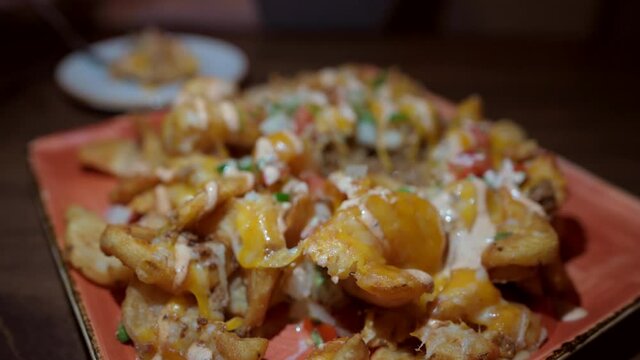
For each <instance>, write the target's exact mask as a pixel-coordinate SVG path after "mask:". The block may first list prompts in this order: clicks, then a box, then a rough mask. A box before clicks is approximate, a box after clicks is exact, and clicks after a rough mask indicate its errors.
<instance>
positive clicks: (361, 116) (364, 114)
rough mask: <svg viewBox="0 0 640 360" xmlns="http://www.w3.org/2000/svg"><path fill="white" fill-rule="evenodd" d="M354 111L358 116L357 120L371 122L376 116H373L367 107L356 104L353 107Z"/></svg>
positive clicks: (374, 120)
mask: <svg viewBox="0 0 640 360" xmlns="http://www.w3.org/2000/svg"><path fill="white" fill-rule="evenodd" d="M355 111H356V116H357V117H358V121H362V122H368V123H372V124H375V123H376V118H375V117H373V114H372V113H371V111H369V109H367V108H366V107H364V106H357V107H355Z"/></svg>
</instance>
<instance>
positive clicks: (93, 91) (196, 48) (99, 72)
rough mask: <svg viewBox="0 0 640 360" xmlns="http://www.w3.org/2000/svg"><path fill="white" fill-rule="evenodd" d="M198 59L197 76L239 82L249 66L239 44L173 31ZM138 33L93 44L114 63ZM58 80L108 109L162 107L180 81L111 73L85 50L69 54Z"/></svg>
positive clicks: (96, 105)
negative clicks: (146, 80) (145, 80)
mask: <svg viewBox="0 0 640 360" xmlns="http://www.w3.org/2000/svg"><path fill="white" fill-rule="evenodd" d="M173 35H174V36H177V37H178V38H179V39H180V41H182V43H183V44H184V45H185V46H186V47H187V48H188V49H189V50H190V51H191V53H193V55H194V56H195V57H196V58H197V59H198V75H200V76H215V77H218V78H221V79H223V80H228V81H240V80H241V79H242V78H243V77H244V76H245V74H246V73H247V69H248V61H247V57H246V55H245V54H244V53H243V52H242V50H240V49H239V48H238V47H236V46H234V45H232V44H230V43H227V42H225V41H222V40H218V39H215V38H210V37H205V36H198V35H188V34H173ZM134 37H135V35H128V36H122V37H117V38H113V39H109V40H104V41H101V42H98V43H95V44H93V45H92V50H93V51H95V53H97V54H99V55H100V58H102V59H104V60H106V61H107V62H111V61H113V60H115V59H117V58H118V57H120V56H122V55H123V54H125V53H126V52H127V51H129V50H130V49H131V46H132V44H133V40H134ZM55 75H56V81H57V82H58V85H59V86H60V87H62V89H63V90H65V91H66V92H67V93H68V94H69V95H71V96H73V97H74V98H76V99H78V100H80V101H82V102H84V103H86V104H87V105H89V106H91V107H94V108H97V109H100V110H106V111H127V110H141V109H150V108H161V107H163V106H166V105H168V104H169V103H170V102H171V100H172V99H173V98H174V97H175V96H176V94H177V92H178V90H179V89H180V83H172V84H168V85H163V86H157V87H149V86H144V85H142V84H140V83H138V82H135V81H129V80H123V79H117V78H115V77H113V76H111V74H110V72H109V69H108V68H107V66H106V65H105V64H100V63H99V62H98V61H95V60H94V59H92V58H91V57H90V56H89V55H87V54H86V53H83V52H74V53H72V54H70V55H68V56H66V57H65V58H64V59H63V60H62V61H61V62H60V63H59V64H58V67H57V68H56V74H55Z"/></svg>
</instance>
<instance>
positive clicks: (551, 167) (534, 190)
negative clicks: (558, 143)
mask: <svg viewBox="0 0 640 360" xmlns="http://www.w3.org/2000/svg"><path fill="white" fill-rule="evenodd" d="M525 171H526V173H527V180H526V181H525V183H524V184H523V189H524V191H525V193H526V194H527V195H528V196H529V197H530V198H531V199H533V200H534V201H537V202H538V203H540V205H542V207H543V208H544V209H545V210H546V211H547V213H549V214H553V213H554V212H555V211H556V210H557V209H558V208H559V207H560V205H562V203H564V201H565V200H566V198H567V183H566V180H565V178H564V176H563V175H562V172H561V171H560V168H559V167H558V164H557V163H556V161H555V158H554V157H553V155H551V154H543V155H540V156H538V157H536V158H535V159H533V160H531V161H530V162H528V163H527V164H526V166H525Z"/></svg>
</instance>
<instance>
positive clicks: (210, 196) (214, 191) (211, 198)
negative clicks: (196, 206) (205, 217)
mask: <svg viewBox="0 0 640 360" xmlns="http://www.w3.org/2000/svg"><path fill="white" fill-rule="evenodd" d="M205 194H206V202H205V205H204V211H211V210H213V208H215V207H216V204H217V202H218V184H217V183H216V182H215V181H209V182H208V183H207V185H205Z"/></svg>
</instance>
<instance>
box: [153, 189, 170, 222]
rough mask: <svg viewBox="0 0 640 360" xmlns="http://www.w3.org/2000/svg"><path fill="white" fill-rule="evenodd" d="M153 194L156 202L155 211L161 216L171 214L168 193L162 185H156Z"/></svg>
mask: <svg viewBox="0 0 640 360" xmlns="http://www.w3.org/2000/svg"><path fill="white" fill-rule="evenodd" d="M153 192H154V195H155V200H156V201H155V205H156V211H157V212H158V213H160V214H163V215H166V214H168V213H169V212H171V201H170V200H169V193H168V192H167V188H166V187H164V186H163V185H158V186H156V187H155V188H154V190H153Z"/></svg>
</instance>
